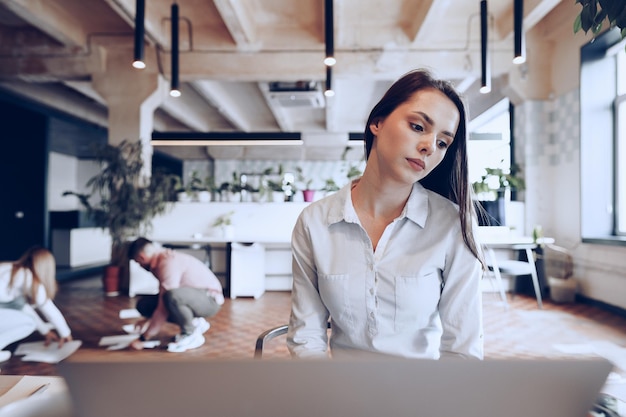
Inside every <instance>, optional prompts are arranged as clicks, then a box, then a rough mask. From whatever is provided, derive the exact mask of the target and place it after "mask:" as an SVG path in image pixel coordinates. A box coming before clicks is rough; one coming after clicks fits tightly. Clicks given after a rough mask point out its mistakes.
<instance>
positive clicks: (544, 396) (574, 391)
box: [59, 357, 612, 417]
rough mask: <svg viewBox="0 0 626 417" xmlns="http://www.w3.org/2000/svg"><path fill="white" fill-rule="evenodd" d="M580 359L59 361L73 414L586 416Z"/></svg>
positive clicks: (599, 374)
mask: <svg viewBox="0 0 626 417" xmlns="http://www.w3.org/2000/svg"><path fill="white" fill-rule="evenodd" d="M611 369H612V365H611V363H610V362H608V361H606V360H604V359H584V360H532V361H530V360H485V361H473V360H440V361H431V360H408V359H397V358H378V357H377V358H357V359H354V360H344V359H341V360H338V359H334V360H317V361H308V360H284V361H283V360H281V361H277V360H262V361H261V360H252V359H251V360H202V361H199V360H197V359H195V360H180V359H179V360H176V361H174V360H172V361H167V360H166V361H159V362H79V361H72V360H70V361H66V362H63V363H61V364H60V366H59V370H60V373H61V374H62V375H63V376H64V377H65V379H66V383H67V385H68V387H69V390H70V394H71V398H72V402H73V406H74V409H75V411H76V413H75V414H76V416H80V417H101V416H102V417H104V416H148V417H160V416H185V417H194V416H203V417H207V416H208V417H294V416H300V417H357V416H367V417H369V416H371V417H381V416H389V417H404V416H411V417H420V416H423V417H457V416H458V417H487V416H490V417H537V416H550V417H586V416H587V415H588V410H590V409H591V406H592V405H593V403H594V402H595V400H596V398H597V394H598V392H599V391H600V389H601V388H602V386H603V384H604V382H605V380H606V378H607V376H608V374H609V372H610V371H611Z"/></svg>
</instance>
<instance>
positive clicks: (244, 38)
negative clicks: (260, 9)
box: [213, 0, 261, 51]
mask: <svg viewBox="0 0 626 417" xmlns="http://www.w3.org/2000/svg"><path fill="white" fill-rule="evenodd" d="M213 4H214V5H215V7H216V8H217V11H218V12H219V13H220V16H221V17H222V20H223V21H224V24H225V25H226V27H227V28H228V31H229V32H230V36H232V38H233V39H234V40H235V43H236V44H237V48H238V49H239V50H240V51H252V50H259V49H260V47H261V43H260V42H259V40H258V39H257V34H256V30H255V24H254V23H253V22H254V21H253V19H252V18H251V16H250V12H249V10H248V9H246V7H245V4H244V2H240V1H234V0H213Z"/></svg>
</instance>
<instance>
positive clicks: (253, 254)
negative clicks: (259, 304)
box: [230, 242, 265, 298]
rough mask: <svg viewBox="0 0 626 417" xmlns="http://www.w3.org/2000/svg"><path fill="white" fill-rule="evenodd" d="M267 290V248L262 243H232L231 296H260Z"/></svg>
mask: <svg viewBox="0 0 626 417" xmlns="http://www.w3.org/2000/svg"><path fill="white" fill-rule="evenodd" d="M264 292H265V248H264V247H263V245H261V244H260V243H236V242H233V243H232V244H231V252H230V298H236V297H254V298H259V297H260V296H261V295H263V293H264Z"/></svg>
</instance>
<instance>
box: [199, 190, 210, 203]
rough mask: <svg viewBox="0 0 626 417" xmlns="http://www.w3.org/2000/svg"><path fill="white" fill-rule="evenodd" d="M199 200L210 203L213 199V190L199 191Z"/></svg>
mask: <svg viewBox="0 0 626 417" xmlns="http://www.w3.org/2000/svg"><path fill="white" fill-rule="evenodd" d="M197 196H198V201H199V202H201V203H208V202H210V201H211V192H210V191H198V194H197Z"/></svg>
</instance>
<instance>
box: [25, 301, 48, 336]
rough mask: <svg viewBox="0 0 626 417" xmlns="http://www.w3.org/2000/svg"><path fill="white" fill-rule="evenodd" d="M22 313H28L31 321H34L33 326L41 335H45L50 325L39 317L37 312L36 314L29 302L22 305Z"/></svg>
mask: <svg viewBox="0 0 626 417" xmlns="http://www.w3.org/2000/svg"><path fill="white" fill-rule="evenodd" d="M22 313H24V314H26V315H28V317H30V318H32V319H33V321H34V322H35V327H36V328H37V331H38V332H39V333H40V334H41V335H44V336H45V335H46V334H48V332H49V331H50V330H52V325H51V324H49V323H46V322H45V321H43V320H42V319H41V317H39V314H37V312H36V311H35V309H34V308H33V307H32V306H31V305H30V304H24V306H23V307H22Z"/></svg>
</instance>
